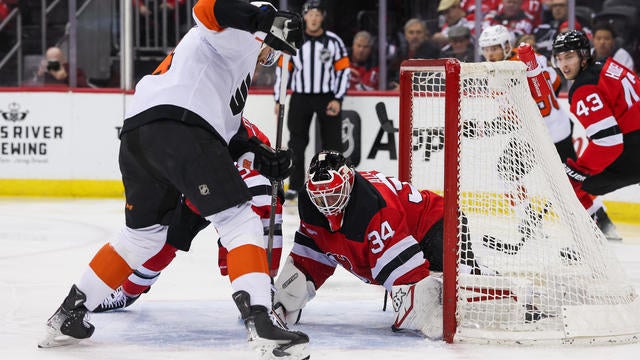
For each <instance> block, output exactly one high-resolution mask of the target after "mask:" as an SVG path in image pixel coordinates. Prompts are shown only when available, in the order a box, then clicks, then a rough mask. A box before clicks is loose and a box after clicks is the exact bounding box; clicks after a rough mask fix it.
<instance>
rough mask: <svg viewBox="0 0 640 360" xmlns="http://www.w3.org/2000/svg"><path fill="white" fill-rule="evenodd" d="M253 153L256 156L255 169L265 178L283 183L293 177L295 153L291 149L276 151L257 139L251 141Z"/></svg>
mask: <svg viewBox="0 0 640 360" xmlns="http://www.w3.org/2000/svg"><path fill="white" fill-rule="evenodd" d="M249 144H250V146H251V151H252V152H253V153H254V154H255V157H254V160H253V168H254V169H256V170H258V172H260V174H262V175H263V176H265V177H267V178H269V179H271V180H275V181H281V180H284V179H286V178H288V177H289V175H291V171H293V160H292V158H293V152H291V150H289V149H284V150H279V151H275V150H274V149H272V148H270V147H269V146H267V145H266V144H264V143H263V142H262V141H260V140H259V139H258V138H257V137H252V138H250V139H249Z"/></svg>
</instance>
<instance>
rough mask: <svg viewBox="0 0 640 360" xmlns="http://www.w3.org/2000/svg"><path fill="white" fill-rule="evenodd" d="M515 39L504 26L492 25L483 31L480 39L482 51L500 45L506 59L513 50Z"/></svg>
mask: <svg viewBox="0 0 640 360" xmlns="http://www.w3.org/2000/svg"><path fill="white" fill-rule="evenodd" d="M513 42H514V37H513V34H512V33H511V32H510V31H509V29H507V28H506V27H505V26H504V25H492V26H489V27H488V28H486V29H484V31H482V34H480V38H479V39H478V45H480V50H482V48H485V47H489V46H494V45H500V47H502V51H503V52H504V57H505V59H506V58H508V57H509V55H510V54H511V50H513Z"/></svg>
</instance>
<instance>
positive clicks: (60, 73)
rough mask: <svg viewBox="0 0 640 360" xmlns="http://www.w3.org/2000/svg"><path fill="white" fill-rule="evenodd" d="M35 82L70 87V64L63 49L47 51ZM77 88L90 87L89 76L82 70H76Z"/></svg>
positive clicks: (51, 48) (56, 48)
mask: <svg viewBox="0 0 640 360" xmlns="http://www.w3.org/2000/svg"><path fill="white" fill-rule="evenodd" d="M35 82H36V83H38V84H44V85H45V86H51V85H65V86H69V63H68V62H67V58H66V56H65V55H64V52H63V51H62V49H60V48H59V47H57V46H53V47H50V48H49V49H47V52H46V54H45V57H44V59H43V60H42V61H41V62H40V68H39V69H38V72H37V73H36V79H35ZM76 87H89V85H88V84H87V76H86V75H85V72H84V70H82V69H81V68H77V69H76Z"/></svg>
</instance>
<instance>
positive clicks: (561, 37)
mask: <svg viewBox="0 0 640 360" xmlns="http://www.w3.org/2000/svg"><path fill="white" fill-rule="evenodd" d="M572 50H575V51H577V52H578V53H579V54H580V56H582V58H583V59H587V60H589V59H590V58H591V43H590V42H589V39H588V38H587V35H585V34H584V33H583V32H582V31H580V30H571V31H567V32H565V33H561V34H558V36H557V37H556V38H555V40H553V46H552V53H551V54H552V57H553V58H555V57H556V55H558V54H560V53H563V52H566V51H572Z"/></svg>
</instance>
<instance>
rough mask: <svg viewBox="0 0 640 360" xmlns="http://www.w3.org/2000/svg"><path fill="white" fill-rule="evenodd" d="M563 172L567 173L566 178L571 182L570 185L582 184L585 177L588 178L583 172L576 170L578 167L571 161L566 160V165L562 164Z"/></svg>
mask: <svg viewBox="0 0 640 360" xmlns="http://www.w3.org/2000/svg"><path fill="white" fill-rule="evenodd" d="M564 171H565V172H566V173H567V176H568V177H569V179H570V180H571V183H574V182H578V183H582V182H584V181H585V179H586V178H587V177H589V175H588V174H586V173H585V172H584V171H582V170H580V169H578V166H577V165H576V163H575V162H574V161H573V159H567V163H566V164H564Z"/></svg>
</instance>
